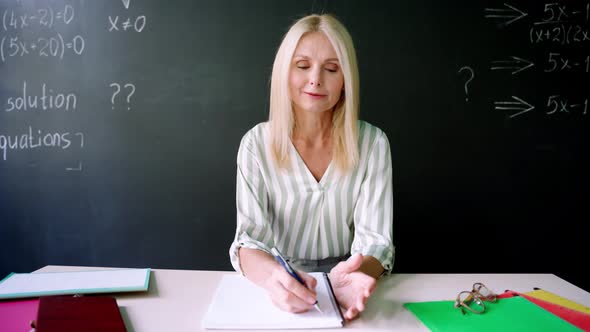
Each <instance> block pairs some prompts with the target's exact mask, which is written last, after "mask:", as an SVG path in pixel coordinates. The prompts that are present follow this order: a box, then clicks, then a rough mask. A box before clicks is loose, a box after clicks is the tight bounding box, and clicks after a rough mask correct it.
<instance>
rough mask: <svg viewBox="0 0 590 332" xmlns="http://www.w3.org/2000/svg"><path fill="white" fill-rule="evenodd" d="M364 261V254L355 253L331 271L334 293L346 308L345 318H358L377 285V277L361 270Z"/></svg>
mask: <svg viewBox="0 0 590 332" xmlns="http://www.w3.org/2000/svg"><path fill="white" fill-rule="evenodd" d="M362 263H363V255H361V254H355V255H353V256H351V257H350V258H349V259H348V260H346V261H344V262H340V263H338V265H336V266H335V267H334V268H333V269H332V270H331V271H330V282H331V283H332V288H333V289H334V295H335V296H336V299H337V300H338V302H339V303H340V306H342V307H343V308H344V310H345V312H344V318H346V319H348V320H352V319H354V318H356V317H357V316H358V314H359V313H360V312H362V311H363V310H365V304H366V303H367V299H368V298H369V296H371V294H372V293H373V291H374V290H375V286H376V285H377V280H376V279H375V278H373V277H371V276H369V275H368V274H365V273H363V272H361V271H359V268H360V267H361V264H362Z"/></svg>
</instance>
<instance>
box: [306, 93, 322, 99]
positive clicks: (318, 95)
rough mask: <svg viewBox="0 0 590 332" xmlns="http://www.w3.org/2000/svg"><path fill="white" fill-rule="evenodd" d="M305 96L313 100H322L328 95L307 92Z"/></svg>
mask: <svg viewBox="0 0 590 332" xmlns="http://www.w3.org/2000/svg"><path fill="white" fill-rule="evenodd" d="M305 94H306V95H308V96H310V97H312V98H322V97H325V96H326V95H322V94H319V93H313V92H305Z"/></svg>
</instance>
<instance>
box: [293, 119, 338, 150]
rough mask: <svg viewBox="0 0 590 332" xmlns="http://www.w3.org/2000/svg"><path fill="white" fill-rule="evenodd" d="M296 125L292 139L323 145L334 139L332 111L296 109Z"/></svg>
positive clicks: (310, 144)
mask: <svg viewBox="0 0 590 332" xmlns="http://www.w3.org/2000/svg"><path fill="white" fill-rule="evenodd" d="M293 113H294V117H295V127H294V128H293V136H292V138H291V139H292V140H293V141H294V142H295V141H297V142H300V143H304V144H305V145H308V146H315V147H321V146H324V145H326V144H329V143H330V142H331V139H332V114H333V113H332V112H330V111H326V112H319V113H312V112H305V111H294V112H293Z"/></svg>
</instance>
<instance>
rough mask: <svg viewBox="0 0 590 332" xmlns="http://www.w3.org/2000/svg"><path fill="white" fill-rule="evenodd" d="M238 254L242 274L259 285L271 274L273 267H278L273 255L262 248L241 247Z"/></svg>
mask: <svg viewBox="0 0 590 332" xmlns="http://www.w3.org/2000/svg"><path fill="white" fill-rule="evenodd" d="M238 255H239V256H240V266H241V268H242V272H243V273H244V276H246V278H248V280H250V281H252V282H253V283H255V284H257V285H259V286H262V285H263V283H264V281H266V280H267V279H268V278H269V276H270V275H272V271H273V270H274V269H276V268H278V267H280V265H279V264H278V263H277V262H276V261H275V259H274V257H272V256H271V255H270V254H268V253H266V252H264V251H262V250H258V249H250V248H243V247H242V248H240V249H239V251H238Z"/></svg>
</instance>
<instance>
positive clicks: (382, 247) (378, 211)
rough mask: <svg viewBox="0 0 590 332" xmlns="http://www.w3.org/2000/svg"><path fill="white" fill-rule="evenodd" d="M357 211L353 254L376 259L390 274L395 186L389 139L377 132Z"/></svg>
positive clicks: (392, 250)
mask: <svg viewBox="0 0 590 332" xmlns="http://www.w3.org/2000/svg"><path fill="white" fill-rule="evenodd" d="M360 190H361V192H360V194H359V197H358V200H357V202H356V206H355V209H354V226H355V232H354V240H353V242H352V248H351V253H352V254H356V253H361V254H363V255H366V256H373V257H375V258H376V259H377V260H378V261H379V262H381V265H382V266H383V268H384V269H385V271H384V274H389V273H391V270H392V268H393V260H394V255H395V247H394V245H393V241H392V224H393V184H392V166H391V152H390V149H389V141H388V140H387V136H386V135H385V133H384V132H382V131H381V130H378V133H377V135H376V138H375V141H374V144H373V146H372V148H371V150H370V151H369V152H368V164H367V169H366V174H365V176H364V179H363V182H362V184H361V189H360Z"/></svg>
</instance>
